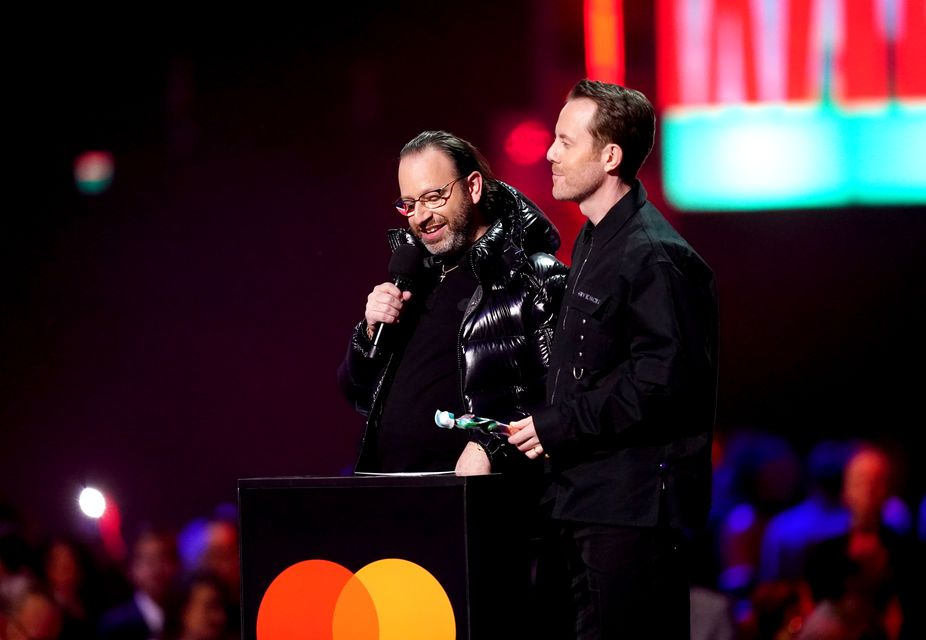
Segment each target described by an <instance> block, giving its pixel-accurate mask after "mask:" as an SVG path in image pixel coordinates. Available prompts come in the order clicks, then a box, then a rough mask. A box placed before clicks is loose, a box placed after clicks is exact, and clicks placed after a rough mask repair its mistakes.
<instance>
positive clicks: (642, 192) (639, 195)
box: [582, 180, 646, 243]
mask: <svg viewBox="0 0 926 640" xmlns="http://www.w3.org/2000/svg"><path fill="white" fill-rule="evenodd" d="M644 204H646V189H644V188H643V183H642V182H640V181H639V180H634V182H633V186H631V187H630V191H628V192H627V193H625V194H624V197H623V198H621V199H620V200H618V201H617V202H616V203H615V204H614V206H613V207H611V208H610V209H609V210H608V212H607V213H606V214H604V217H603V218H602V219H601V221H600V222H599V223H598V224H597V225H594V224H592V223H591V221H586V222H585V225H584V226H583V227H582V235H583V238H584V239H585V240H588V239H590V238H592V237H594V238H596V239H598V240H600V241H601V242H602V243H604V242H607V241H608V240H610V239H611V238H613V237H614V236H615V235H616V234H617V232H618V231H620V230H621V229H623V228H624V225H625V224H627V222H628V221H629V220H630V219H631V218H632V217H633V216H634V214H636V212H637V211H639V210H640V209H641V208H642V207H643V205H644Z"/></svg>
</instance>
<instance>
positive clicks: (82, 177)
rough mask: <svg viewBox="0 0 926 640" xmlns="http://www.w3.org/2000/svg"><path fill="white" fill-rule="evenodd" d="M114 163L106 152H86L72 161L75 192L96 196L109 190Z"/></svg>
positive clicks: (110, 155)
mask: <svg viewBox="0 0 926 640" xmlns="http://www.w3.org/2000/svg"><path fill="white" fill-rule="evenodd" d="M114 170H115V163H114V161H113V154H111V153H110V152H108V151H86V152H84V153H82V154H80V155H79V156H77V158H75V160H74V181H75V183H76V184H77V190H78V191H80V192H81V193H84V194H87V195H96V194H98V193H102V192H104V191H106V189H107V188H109V185H110V184H111V183H112V181H113V172H114Z"/></svg>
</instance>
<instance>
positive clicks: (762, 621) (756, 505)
mask: <svg viewBox="0 0 926 640" xmlns="http://www.w3.org/2000/svg"><path fill="white" fill-rule="evenodd" d="M908 463H909V460H908V458H907V452H905V451H903V450H900V449H898V448H897V447H896V446H888V445H885V444H878V443H875V442H873V441H865V440H826V441H817V442H816V443H815V444H813V445H812V446H810V447H809V448H807V450H806V451H798V450H797V449H796V448H795V446H793V445H792V443H791V442H789V441H788V440H786V439H784V438H782V437H780V436H777V435H775V434H771V433H768V432H764V431H761V430H753V429H740V430H736V431H732V432H731V433H730V434H729V435H728V436H727V437H718V438H717V442H716V444H715V451H714V499H713V507H712V510H711V519H710V522H709V526H708V527H707V528H706V529H704V530H703V531H699V532H697V533H694V534H692V537H691V552H692V553H691V555H690V557H691V568H692V576H693V588H692V638H694V639H696V640H704V639H707V638H716V639H721V638H723V639H729V638H741V639H744V640H765V639H769V640H785V639H791V638H799V639H802V640H875V639H877V640H888V639H890V640H893V639H896V638H901V639H907V638H926V626H924V614H926V611H924V608H926V607H924V605H926V588H924V586H926V573H924V571H923V569H924V568H926V566H924V564H926V563H924V548H926V500H924V497H923V495H922V493H921V491H920V492H918V491H917V490H916V489H915V488H911V487H909V486H908V484H909V483H908V482H907V479H908V477H909V475H910V474H909V473H908Z"/></svg>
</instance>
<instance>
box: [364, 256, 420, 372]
mask: <svg viewBox="0 0 926 640" xmlns="http://www.w3.org/2000/svg"><path fill="white" fill-rule="evenodd" d="M392 284H394V285H395V286H397V287H398V288H399V291H408V290H409V289H411V288H412V280H411V278H408V277H406V276H403V275H400V274H395V275H393V276H392ZM386 326H387V325H386V323H385V322H380V323H379V324H377V325H376V333H375V334H374V335H373V346H372V347H370V358H375V357H376V356H377V355H379V351H380V348H379V341H380V339H381V338H382V335H383V329H384V328H385V327H386Z"/></svg>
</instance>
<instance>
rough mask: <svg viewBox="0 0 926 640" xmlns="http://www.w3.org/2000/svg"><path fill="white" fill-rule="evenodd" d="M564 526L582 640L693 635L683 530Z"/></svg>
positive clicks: (563, 545)
mask: <svg viewBox="0 0 926 640" xmlns="http://www.w3.org/2000/svg"><path fill="white" fill-rule="evenodd" d="M556 524H558V525H559V551H560V553H561V558H562V559H563V560H564V561H565V570H566V573H567V575H568V579H569V580H570V582H571V591H572V604H573V614H574V615H573V620H574V625H575V637H576V638H578V639H579V640H611V639H615V638H620V639H623V638H629V639H631V640H641V639H649V638H652V639H657V640H675V639H679V640H681V639H685V640H687V639H688V638H689V634H690V614H689V608H690V600H689V598H690V596H689V585H688V578H687V573H686V563H685V561H684V558H683V556H682V554H683V549H682V534H681V532H680V531H677V530H674V529H670V528H668V527H665V526H657V527H617V526H611V525H600V524H585V523H576V522H563V521H560V522H558V523H556Z"/></svg>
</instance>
